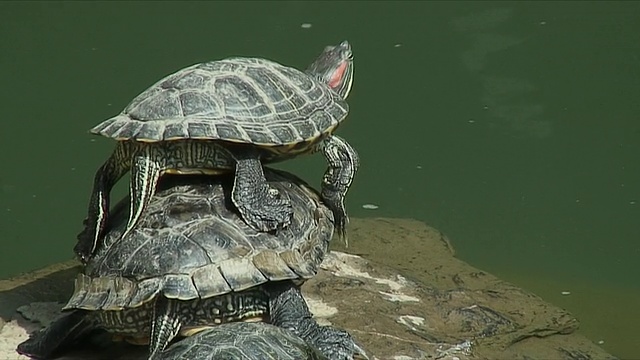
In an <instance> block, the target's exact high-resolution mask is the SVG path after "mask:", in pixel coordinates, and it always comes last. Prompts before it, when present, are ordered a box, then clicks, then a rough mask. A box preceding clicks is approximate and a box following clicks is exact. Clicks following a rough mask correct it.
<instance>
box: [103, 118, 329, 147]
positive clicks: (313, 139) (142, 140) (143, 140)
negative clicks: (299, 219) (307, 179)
mask: <svg viewBox="0 0 640 360" xmlns="http://www.w3.org/2000/svg"><path fill="white" fill-rule="evenodd" d="M339 125H340V123H337V124H335V125H333V126H330V127H329V128H328V129H325V130H324V131H321V132H320V134H318V135H317V136H313V137H311V138H308V139H303V140H301V141H295V142H290V143H285V144H277V145H276V144H273V143H261V142H247V141H244V140H236V139H222V138H210V137H204V136H189V137H174V138H167V139H147V138H138V139H136V138H125V137H114V138H112V139H114V140H116V141H136V142H140V143H145V144H150V143H158V142H162V141H180V140H203V141H223V142H229V143H233V144H251V145H255V146H259V147H263V148H269V149H271V148H273V149H272V150H271V151H273V152H275V153H287V150H290V149H291V148H293V147H295V146H298V145H300V143H308V144H309V145H313V144H314V143H316V142H318V141H319V140H320V139H321V138H323V137H324V136H326V135H329V134H332V133H333V132H334V131H336V129H337V128H338V126H339ZM278 148H281V149H282V150H277V149H278ZM307 150H308V149H307V148H305V150H304V151H300V152H306V151H307Z"/></svg>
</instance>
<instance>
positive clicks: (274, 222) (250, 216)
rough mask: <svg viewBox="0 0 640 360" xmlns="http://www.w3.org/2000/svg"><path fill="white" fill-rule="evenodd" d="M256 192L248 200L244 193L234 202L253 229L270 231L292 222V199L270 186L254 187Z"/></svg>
mask: <svg viewBox="0 0 640 360" xmlns="http://www.w3.org/2000/svg"><path fill="white" fill-rule="evenodd" d="M254 194H255V195H258V196H254V197H251V198H250V199H251V201H247V200H246V197H245V196H244V194H240V198H239V199H235V198H234V203H235V204H236V207H237V208H238V211H239V212H240V215H241V216H242V218H243V219H244V221H245V222H246V223H247V224H248V225H249V226H250V227H252V228H253V229H255V230H257V231H261V232H270V231H275V230H280V229H283V228H285V227H287V226H289V224H291V219H292V217H293V206H292V205H291V200H289V198H288V197H287V196H286V195H285V196H283V194H281V193H280V192H279V191H278V190H276V189H273V188H271V187H269V186H268V185H267V184H265V187H261V188H259V189H254Z"/></svg>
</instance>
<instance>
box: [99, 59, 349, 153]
mask: <svg viewBox="0 0 640 360" xmlns="http://www.w3.org/2000/svg"><path fill="white" fill-rule="evenodd" d="M348 110H349V108H348V105H347V103H346V102H345V100H344V99H342V98H340V96H339V95H338V94H337V93H336V92H334V91H333V90H331V89H330V88H329V86H328V85H327V84H324V83H322V82H321V81H319V80H317V79H316V78H315V77H313V76H310V75H307V74H305V73H304V72H302V71H300V70H297V69H295V68H292V67H287V66H284V65H281V64H279V63H276V62H273V61H270V60H266V59H261V58H242V57H235V58H228V59H223V60H218V61H211V62H206V63H201V64H196V65H192V66H190V67H187V68H185V69H182V70H179V71H178V72H176V73H174V74H171V75H169V76H167V77H165V78H164V79H162V80H160V81H158V82H157V83H155V84H154V85H152V86H151V87H150V88H148V89H147V90H145V91H144V92H142V93H141V94H140V95H138V96H137V97H136V98H135V99H133V101H132V102H131V103H130V104H129V105H128V106H127V107H126V108H125V109H124V111H123V112H122V113H120V114H119V115H117V116H115V117H113V118H111V119H108V120H106V121H104V122H102V123H100V124H98V125H97V126H96V127H94V128H93V129H91V130H90V131H91V132H92V133H94V134H100V135H103V136H106V137H110V138H113V139H116V140H138V141H145V142H153V141H162V140H179V139H205V140H223V141H229V142H235V143H243V144H254V145H262V146H292V145H299V144H305V143H308V144H312V143H314V142H316V141H318V140H320V139H321V138H323V136H325V135H327V134H329V133H331V132H332V131H333V130H334V129H335V128H336V127H337V126H338V124H339V123H340V122H341V121H343V120H344V119H345V118H346V116H347V112H348Z"/></svg>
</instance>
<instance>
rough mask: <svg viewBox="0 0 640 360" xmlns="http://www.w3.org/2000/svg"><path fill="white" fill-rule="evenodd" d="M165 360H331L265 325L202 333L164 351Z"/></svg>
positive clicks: (245, 324)
mask: <svg viewBox="0 0 640 360" xmlns="http://www.w3.org/2000/svg"><path fill="white" fill-rule="evenodd" d="M160 358H161V359H162V360H177V359H190V360H215V359H227V360H258V359H259V360H265V359H274V360H275V359H278V360H299V359H306V360H328V359H327V358H326V357H325V356H324V355H322V354H321V353H320V352H319V351H318V350H316V349H315V348H314V347H313V346H312V345H310V344H309V343H307V342H305V341H304V340H303V339H301V338H300V337H298V336H296V335H295V334H293V332H291V331H289V330H287V329H283V328H279V327H277V326H275V325H270V324H267V323H264V322H259V323H250V322H232V323H228V324H223V325H220V326H216V327H213V328H211V329H207V330H204V331H201V332H199V333H197V334H195V335H193V336H189V337H187V338H185V339H183V340H180V341H178V342H176V343H175V344H173V345H172V346H171V347H169V348H168V349H167V350H165V351H163V352H162V354H161V355H160Z"/></svg>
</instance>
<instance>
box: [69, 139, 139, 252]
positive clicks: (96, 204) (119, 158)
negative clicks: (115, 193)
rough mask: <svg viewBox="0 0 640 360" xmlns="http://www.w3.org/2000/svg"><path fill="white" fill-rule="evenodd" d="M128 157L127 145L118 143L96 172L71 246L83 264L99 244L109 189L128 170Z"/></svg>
mask: <svg viewBox="0 0 640 360" xmlns="http://www.w3.org/2000/svg"><path fill="white" fill-rule="evenodd" d="M129 157H130V153H129V147H128V146H126V145H124V144H123V143H118V145H117V146H116V148H115V150H114V151H113V153H112V154H111V156H110V157H109V158H108V159H107V161H106V162H105V163H104V164H103V165H102V166H101V167H100V169H98V171H97V172H96V175H95V177H94V180H93V190H92V191H91V198H90V200H89V210H88V214H87V218H86V219H85V221H84V229H83V230H82V232H80V234H78V237H77V238H78V242H77V243H76V246H75V247H74V248H73V250H74V252H75V253H76V255H78V257H79V258H80V260H82V262H83V263H85V264H86V262H87V261H88V260H89V258H90V257H91V256H92V255H93V253H94V252H95V251H96V249H97V248H98V247H99V246H100V245H101V242H102V235H103V232H104V230H105V227H106V226H107V220H108V218H109V196H110V193H111V189H112V188H113V186H114V185H115V183H116V182H118V180H120V178H122V176H124V174H125V173H126V172H127V171H128V170H129V164H130V161H129Z"/></svg>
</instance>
